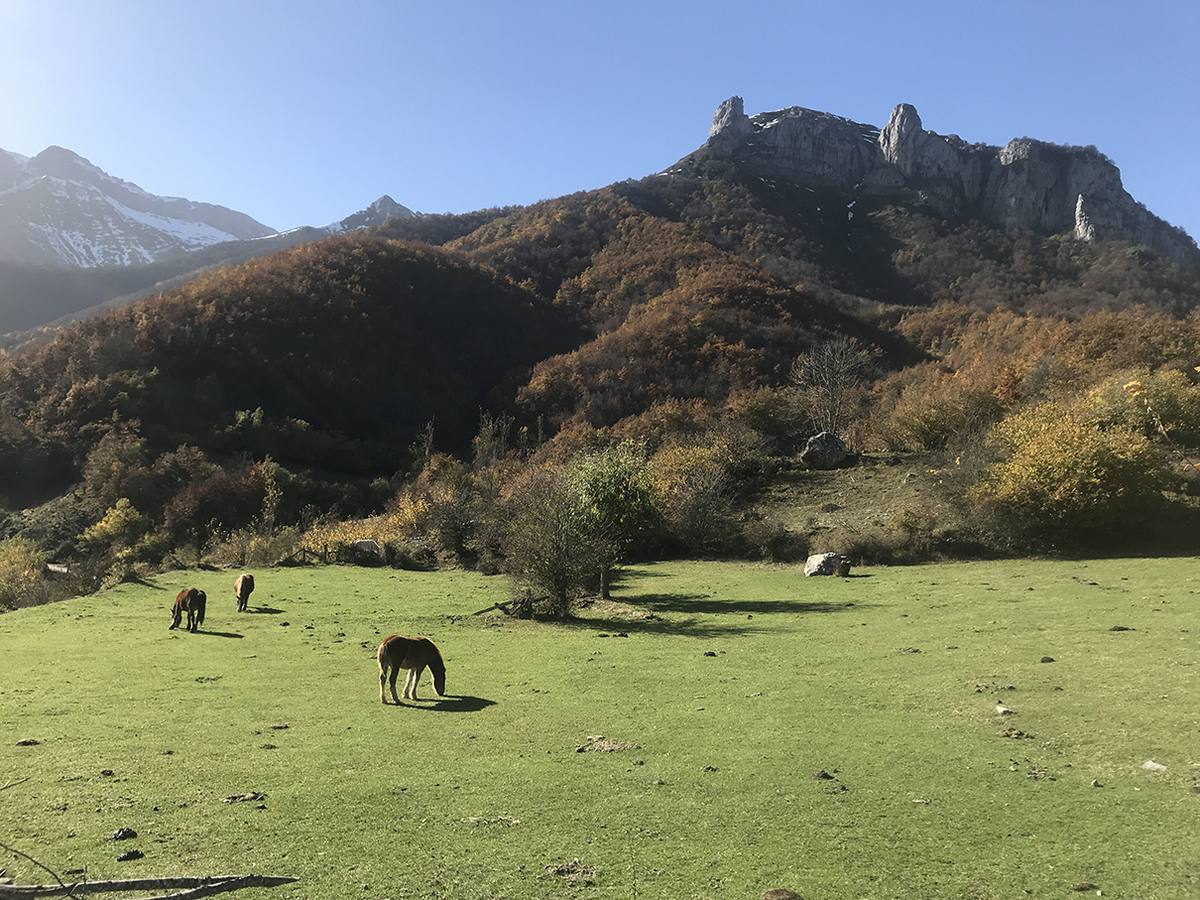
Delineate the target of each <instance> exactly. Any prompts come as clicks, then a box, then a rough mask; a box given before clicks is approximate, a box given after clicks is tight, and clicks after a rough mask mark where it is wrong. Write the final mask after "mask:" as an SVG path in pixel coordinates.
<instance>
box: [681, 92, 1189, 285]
mask: <svg viewBox="0 0 1200 900" xmlns="http://www.w3.org/2000/svg"><path fill="white" fill-rule="evenodd" d="M705 158H718V159H723V160H726V161H729V162H732V163H734V164H735V165H736V166H737V167H738V168H739V169H741V170H742V171H744V172H745V173H747V174H749V175H753V176H756V177H758V178H762V179H765V180H768V181H769V180H774V179H786V180H789V181H791V182H793V183H797V184H802V185H806V186H809V185H811V186H814V187H816V186H820V187H826V188H834V189H837V190H840V191H843V192H845V193H846V194H847V196H848V198H849V199H851V200H853V199H857V198H858V197H859V196H863V197H870V196H874V197H877V198H881V199H904V198H907V200H908V201H909V202H915V203H917V204H919V205H922V206H925V207H927V208H929V209H932V210H933V211H934V212H936V213H937V214H939V215H941V216H943V217H945V218H948V219H964V218H975V219H978V220H981V221H983V222H986V223H987V224H989V225H992V226H994V227H1001V228H1014V229H1029V230H1032V231H1036V232H1039V233H1042V234H1060V233H1062V234H1069V235H1072V236H1074V237H1075V238H1077V239H1079V240H1124V241H1129V242H1132V243H1139V244H1146V245H1147V246H1150V247H1152V248H1153V249H1155V250H1156V251H1158V252H1159V253H1162V254H1163V255H1165V256H1168V257H1170V258H1172V259H1175V260H1176V261H1179V262H1189V263H1192V264H1196V265H1200V251H1198V250H1197V247H1196V243H1195V241H1193V240H1192V239H1191V238H1190V237H1189V236H1188V235H1187V234H1186V233H1184V232H1183V231H1182V230H1180V229H1178V228H1174V227H1172V226H1171V225H1169V224H1168V223H1166V222H1164V221H1163V220H1161V219H1159V218H1157V217H1156V216H1154V215H1153V214H1152V213H1150V212H1149V211H1148V210H1147V209H1146V208H1145V207H1143V206H1142V205H1141V204H1139V203H1137V201H1135V200H1134V199H1133V198H1132V197H1131V196H1129V194H1128V192H1126V190H1125V188H1124V186H1123V185H1122V183H1121V173H1120V170H1118V169H1117V167H1116V166H1115V165H1114V164H1113V163H1112V161H1111V160H1110V159H1108V157H1106V156H1104V154H1102V153H1100V151H1098V150H1096V148H1095V147H1064V146H1060V145H1057V144H1052V143H1049V142H1046V141H1038V140H1034V139H1032V138H1024V137H1023V138H1015V139H1013V140H1011V141H1009V142H1008V144H1006V145H1005V146H1004V147H994V146H989V145H986V144H969V143H967V142H965V141H963V140H962V139H961V138H959V137H958V136H956V135H951V136H949V137H947V136H943V135H940V134H937V133H936V132H933V131H929V130H927V129H926V128H925V127H924V126H923V124H922V122H921V116H920V114H919V113H918V112H917V110H916V108H915V107H914V106H912V105H911V104H908V103H901V104H899V105H897V106H896V107H895V108H894V109H893V110H892V114H891V116H890V117H889V118H888V121H887V124H886V125H885V126H884V127H883V128H882V129H877V128H875V127H874V126H871V125H864V124H862V123H859V122H852V121H850V120H849V119H844V118H841V117H840V116H835V115H832V114H830V113H824V112H818V111H815V110H809V109H804V108H803V107H790V108H788V109H784V110H779V111H777V112H768V113H760V114H758V115H755V116H752V117H747V116H746V114H745V109H744V105H743V102H742V98H741V97H730V98H729V99H728V100H726V101H725V102H724V103H722V104H721V105H720V106H719V107H717V111H716V114H715V115H714V116H713V122H712V129H711V131H710V132H709V139H708V142H707V143H706V144H705V145H704V146H703V147H701V148H700V149H699V150H697V151H696V152H695V153H693V154H691V155H689V156H688V157H685V158H684V159H683V160H681V161H680V163H678V164H676V166H674V167H672V168H671V169H670V171H672V172H679V171H683V170H685V169H686V166H687V164H688V163H689V162H695V161H699V160H701V159H705Z"/></svg>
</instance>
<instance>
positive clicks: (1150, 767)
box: [1142, 759, 1167, 772]
mask: <svg viewBox="0 0 1200 900" xmlns="http://www.w3.org/2000/svg"><path fill="white" fill-rule="evenodd" d="M1142 768H1143V769H1145V770H1146V771H1147V772H1165V771H1167V767H1166V766H1164V765H1163V764H1162V763H1157V762H1155V761H1154V760H1152V759H1148V760H1146V761H1145V762H1144V763H1142Z"/></svg>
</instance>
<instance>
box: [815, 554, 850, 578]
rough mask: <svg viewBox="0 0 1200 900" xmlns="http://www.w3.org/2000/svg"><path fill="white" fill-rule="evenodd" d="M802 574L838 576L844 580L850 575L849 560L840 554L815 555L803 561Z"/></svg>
mask: <svg viewBox="0 0 1200 900" xmlns="http://www.w3.org/2000/svg"><path fill="white" fill-rule="evenodd" d="M804 574H805V575H806V576H807V575H840V576H841V577H842V578H845V577H846V576H847V575H849V574H850V560H849V559H847V558H846V557H844V556H842V554H840V553H816V554H814V555H812V556H810V557H809V558H808V559H807V560H805V562H804Z"/></svg>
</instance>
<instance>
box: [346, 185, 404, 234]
mask: <svg viewBox="0 0 1200 900" xmlns="http://www.w3.org/2000/svg"><path fill="white" fill-rule="evenodd" d="M416 215H417V214H416V213H415V212H413V211H412V210H411V209H409V208H408V207H407V206H403V205H401V204H399V203H397V202H396V201H395V200H393V199H392V198H391V197H390V196H389V195H388V194H384V195H383V196H382V197H380V198H379V199H377V200H376V201H375V202H373V203H372V204H371V205H370V206H368V207H367V208H366V209H360V210H359V211H358V212H356V213H351V214H350V215H348V216H346V218H344V219H342V220H341V221H340V222H337V223H335V224H333V225H330V226H328V228H329V230H330V231H335V232H339V231H354V230H355V229H358V228H373V227H375V226H376V225H383V224H384V223H385V222H387V221H388V220H389V219H412V218H414V217H415V216H416Z"/></svg>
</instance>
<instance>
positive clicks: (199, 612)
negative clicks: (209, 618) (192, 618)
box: [196, 591, 208, 627]
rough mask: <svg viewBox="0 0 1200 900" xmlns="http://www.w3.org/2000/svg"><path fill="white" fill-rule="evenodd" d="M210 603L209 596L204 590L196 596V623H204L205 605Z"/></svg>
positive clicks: (198, 624)
mask: <svg viewBox="0 0 1200 900" xmlns="http://www.w3.org/2000/svg"><path fill="white" fill-rule="evenodd" d="M207 605H208V597H207V595H205V593H204V591H199V592H198V593H197V596H196V625H197V627H199V626H200V625H203V624H204V607H205V606H207Z"/></svg>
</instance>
